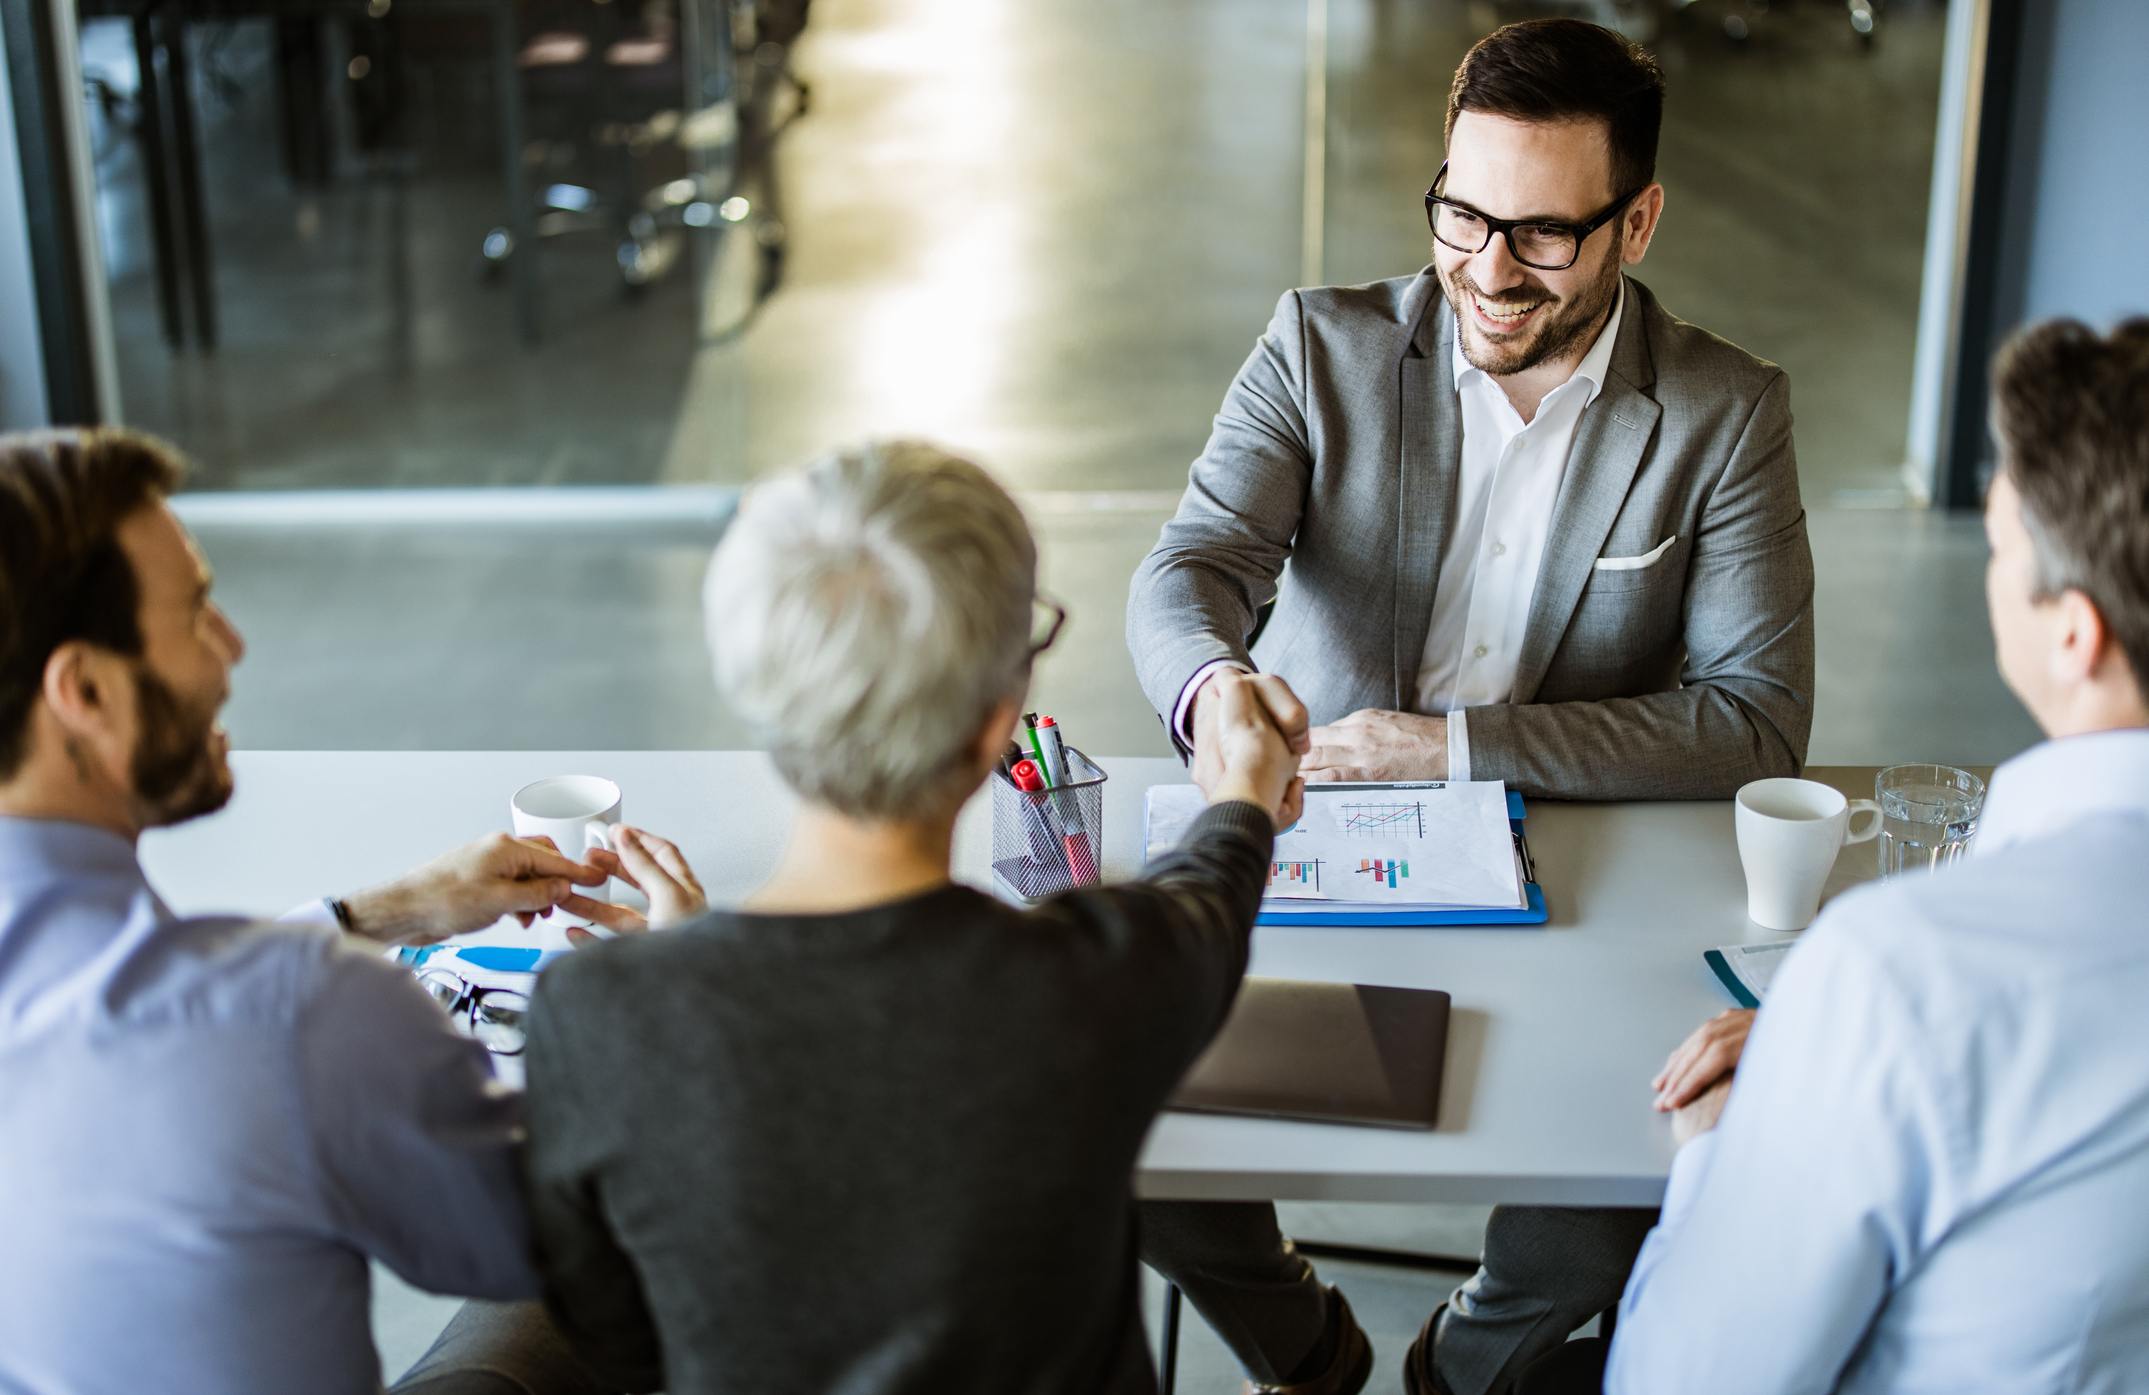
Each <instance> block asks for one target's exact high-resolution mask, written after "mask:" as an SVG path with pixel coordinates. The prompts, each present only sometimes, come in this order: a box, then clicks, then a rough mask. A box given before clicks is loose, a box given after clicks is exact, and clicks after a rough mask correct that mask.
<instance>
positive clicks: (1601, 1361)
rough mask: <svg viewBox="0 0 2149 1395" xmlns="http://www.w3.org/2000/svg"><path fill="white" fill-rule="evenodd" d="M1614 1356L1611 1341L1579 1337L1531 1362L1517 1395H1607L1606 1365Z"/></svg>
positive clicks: (1517, 1386)
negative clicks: (1607, 1360) (1605, 1386)
mask: <svg viewBox="0 0 2149 1395" xmlns="http://www.w3.org/2000/svg"><path fill="white" fill-rule="evenodd" d="M1611 1354H1612V1344H1611V1343H1610V1342H1607V1341H1604V1340H1603V1339H1602V1338H1598V1337H1577V1338H1576V1339H1575V1340H1573V1341H1571V1342H1568V1343H1567V1344H1566V1345H1564V1346H1562V1347H1560V1348H1559V1349H1558V1350H1557V1351H1554V1352H1553V1353H1552V1354H1551V1355H1549V1356H1544V1357H1540V1358H1539V1359H1538V1360H1536V1361H1533V1362H1531V1363H1530V1369H1529V1370H1527V1371H1524V1372H1523V1373H1522V1379H1521V1380H1518V1381H1516V1382H1515V1395H1604V1365H1605V1361H1606V1359H1607V1358H1608V1357H1610V1356H1611Z"/></svg>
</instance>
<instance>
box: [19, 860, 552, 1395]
mask: <svg viewBox="0 0 2149 1395" xmlns="http://www.w3.org/2000/svg"><path fill="white" fill-rule="evenodd" d="M519 1129H520V1102H519V1099H517V1098H516V1097H514V1096H512V1095H510V1094H508V1093H507V1092H505V1091H503V1090H501V1089H500V1088H499V1087H498V1086H496V1085H495V1084H494V1083H493V1081H492V1078H491V1072H490V1068H489V1065H488V1063H487V1060H486V1053H485V1051H484V1050H483V1048H481V1047H479V1046H478V1045H477V1044H476V1043H475V1042H472V1041H469V1040H467V1039H465V1038H463V1037H461V1036H460V1035H458V1034H457V1033H456V1032H455V1031H454V1029H453V1028H452V1027H451V1026H450V1025H449V1023H448V1021H447V1018H446V1017H445V1015H444V1014H442V1013H441V1011H440V1009H439V1008H438V1006H436V1005H435V1004H434V1003H433V1002H432V1000H431V999H430V998H428V997H427V996H426V994H425V993H424V991H423V990H421V989H420V988H419V987H418V986H417V984H416V983H415V982H413V981H412V979H411V978H410V976H409V975H408V974H407V973H406V972H404V971H403V970H401V969H399V968H397V967H396V966H395V965H393V964H391V963H389V962H388V961H387V960H385V959H383V958H382V957H381V956H380V954H379V953H377V952H373V951H369V950H367V949H365V948H363V947H361V946H358V945H355V944H353V943H351V942H350V941H348V940H347V939H346V938H345V937H343V936H341V935H338V934H337V933H335V932H334V931H332V930H329V929H326V928H323V927H319V926H297V925H273V926H264V925H260V924H256V923H250V922H247V921H244V920H238V919H207V918H197V919H180V918H178V917H175V916H174V915H172V913H171V912H170V911H169V910H167V909H166V908H165V906H164V904H163V903H162V902H161V901H160V900H159V899H158V898H157V895H156V893H155V892H154V891H152V890H151V889H150V887H149V885H148V884H147V883H146V882H145V881H144V880H143V878H142V872H141V868H140V866H139V865H138V864H137V863H136V861H135V856H134V849H133V848H132V847H131V846H130V845H129V844H128V843H127V841H126V840H125V839H122V838H119V837H116V836H114V835H112V834H110V833H107V832H104V831H102V830H99V829H94V828H90V827H86V826H84V825H81V824H72V823H61V822H54V821H49V820H33V819H14V818H0V1395H167V1392H170V1393H171V1395H178V1392H188V1395H193V1393H194V1392H199V1395H254V1392H260V1395H300V1393H301V1392H304V1395H343V1392H352V1393H353V1395H357V1393H358V1392H364V1395H372V1392H376V1391H378V1390H379V1389H380V1370H379V1360H378V1358H377V1356H376V1355H375V1353H374V1349H373V1341H372V1335H371V1329H370V1326H369V1274H368V1269H367V1261H368V1258H369V1257H372V1258H377V1259H379V1260H381V1261H382V1262H384V1263H386V1264H387V1265H389V1266H390V1267H391V1268H393V1269H394V1270H395V1271H396V1272H398V1273H400V1274H402V1275H403V1276H404V1277H405V1278H407V1279H409V1280H410V1281H411V1282H412V1283H414V1284H417V1285H419V1286H421V1287H424V1288H430V1289H435V1290H439V1291H443V1292H449V1293H460V1294H471V1295H481V1296H488V1297H501V1298H507V1297H521V1296H529V1295H534V1294H535V1293H536V1292H537V1279H536V1275H535V1273H534V1271H533V1267H532V1263H531V1256H530V1246H529V1238H528V1232H527V1226H526V1222H525V1219H524V1210H523V1205H522V1197H521V1192H520V1188H519V1185H518V1181H517V1162H516V1155H515V1149H516V1146H517V1143H518V1138H519Z"/></svg>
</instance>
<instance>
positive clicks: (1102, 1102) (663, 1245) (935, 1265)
mask: <svg viewBox="0 0 2149 1395" xmlns="http://www.w3.org/2000/svg"><path fill="white" fill-rule="evenodd" d="M1273 837H1274V830H1273V828H1272V827H1271V825H1270V822H1269V818H1268V816H1267V814H1265V813H1264V812H1263V811H1261V810H1260V809H1258V808H1256V807H1254V806H1253V805H1250V804H1238V803H1233V804H1223V805H1218V806H1216V807H1215V808H1212V809H1210V810H1209V811H1208V812H1207V813H1205V814H1204V815H1203V816H1202V817H1201V818H1200V819H1199V820H1198V821H1196V823H1195V824H1194V826H1193V828H1192V830H1191V831H1190V832H1189V834H1188V835H1187V838H1186V841H1185V843H1184V844H1183V845H1182V846H1181V847H1180V849H1179V850H1178V851H1177V852H1176V853H1175V854H1174V855H1173V856H1171V857H1170V858H1169V859H1167V860H1165V861H1163V862H1160V863H1158V864H1157V865H1156V866H1154V867H1153V868H1151V869H1150V873H1149V875H1148V877H1147V879H1146V880H1143V881H1139V882H1133V883H1129V884H1125V885H1119V886H1112V887H1104V888H1096V889H1091V890H1086V891H1078V892H1072V893H1068V894H1066V895H1062V896H1058V897H1055V898H1053V899H1052V900H1050V901H1046V902H1044V903H1042V904H1040V905H1038V906H1036V907H1034V908H1032V909H1028V910H1022V909H1017V908H1015V907H1011V906H1008V905H1004V904H1002V903H1001V902H999V901H995V900H993V899H992V898H990V897H988V896H984V895H982V894H980V893H978V892H976V891H972V890H969V889H966V888H961V887H948V888H943V889H940V890H936V891H931V892H927V893H924V894H922V895H919V896H915V897H911V898H909V899H906V900H903V901H899V902H896V903H894V904H891V905H885V906H879V907H875V908H873V909H870V910H864V911H858V912H854V913H850V914H844V915H826V916H772V915H742V914H732V913H728V912H716V913H712V914H710V915H708V916H707V917H705V918H704V919H702V920H700V921H697V922H695V923H694V924H692V925H690V926H686V927H683V928H680V929H677V930H672V931H666V932H663V933H659V934H654V935H648V936H641V937H637V938H634V939H631V940H616V941H612V942H610V943H607V944H604V945H599V946H594V947H592V948H590V949H586V950H583V951H581V952H579V953H577V954H574V955H571V956H569V957H568V958H566V959H564V960H562V961H561V962H559V963H558V964H556V965H554V966H553V967H552V968H551V969H549V970H547V971H546V973H545V975H544V977H543V979H542V980H541V981H540V983H539V985H538V990H537V995H536V1004H535V1006H534V1008H533V1011H532V1014H531V1024H530V1045H529V1091H530V1128H531V1145H530V1151H529V1170H530V1184H531V1193H532V1205H533V1207H534V1210H535V1215H536V1221H537V1233H538V1238H539V1250H540V1257H541V1261H542V1264H543V1268H544V1271H545V1276H546V1288H547V1297H548V1299H549V1301H550V1303H551V1305H552V1307H553V1310H554V1312H555V1314H556V1315H557V1316H558V1318H559V1319H560V1322H561V1324H562V1326H563V1328H564V1330H565V1331H566V1333H567V1335H568V1337H569V1338H570V1340H572V1341H573V1342H574V1344H575V1345H576V1347H577V1348H578V1349H579V1350H580V1351H581V1352H582V1354H583V1355H584V1357H585V1358H586V1359H587V1360H589V1362H590V1363H591V1365H592V1366H593V1368H594V1369H596V1370H597V1371H598V1372H599V1373H600V1374H601V1375H603V1376H604V1377H605V1378H606V1379H607V1380H613V1381H617V1382H619V1383H620V1384H621V1385H623V1386H625V1387H626V1388H628V1389H632V1390H650V1389H655V1388H658V1387H659V1386H661V1387H662V1388H664V1389H666V1390H668V1391H669V1392H671V1395H719V1392H720V1393H721V1395H899V1392H900V1395H957V1392H977V1395H1098V1392H1123V1391H1124V1392H1149V1391H1153V1390H1154V1389H1155V1377H1154V1374H1153V1372H1152V1368H1151V1363H1150V1360H1149V1354H1148V1348H1147V1345H1146V1343H1145V1342H1144V1340H1143V1329H1142V1323H1141V1315H1140V1312H1139V1310H1138V1307H1137V1303H1136V1297H1137V1294H1138V1291H1139V1286H1138V1277H1137V1269H1136V1260H1135V1256H1136V1241H1135V1234H1134V1208H1133V1197H1132V1175H1133V1168H1134V1163H1135V1159H1136V1155H1137V1154H1138V1152H1139V1151H1140V1148H1141V1143H1142V1139H1143V1136H1144V1135H1145V1134H1146V1133H1147V1131H1148V1128H1149V1125H1150V1121H1151V1120H1152V1119H1153V1118H1154V1117H1155V1115H1156V1113H1157V1111H1158V1109H1159V1108H1161V1107H1162V1105H1163V1103H1164V1100H1165V1098H1166V1097H1167V1096H1168V1095H1169V1094H1170V1092H1171V1090H1172V1088H1173V1087H1174V1085H1176V1084H1177V1082H1178V1080H1179V1078H1180V1076H1181V1075H1182V1074H1183V1073H1184V1072H1185V1070H1186V1068H1187V1067H1188V1066H1189V1065H1190V1064H1192V1062H1193V1060H1194V1058H1195V1057H1196V1056H1197V1055H1199V1054H1200V1052H1201V1050H1202V1048H1203V1047H1204V1046H1206V1045H1207V1044H1208V1041H1209V1039H1210V1038H1211V1037H1212V1036H1213V1035H1215V1033H1216V1030H1217V1028H1218V1027H1219V1026H1220V1025H1221V1024H1222V1022H1223V1020H1224V1016H1225V1013H1226V1012H1227V1010H1228V1009H1229V1007H1230V1004H1231V1000H1232V997H1233V995H1234V994H1235V993H1236V992H1237V990H1238V984H1239V980H1240V977H1241V976H1242V975H1243V973H1244V972H1245V968H1246V958H1247V948H1248V943H1247V942H1248V935H1249V933H1250V931H1251V929H1252V926H1253V920H1254V915H1255V912H1256V910H1257V908H1258V906H1259V904H1260V894H1261V888H1262V883H1263V880H1264V874H1265V871H1266V867H1265V864H1266V862H1267V860H1268V857H1269V855H1270V848H1271V845H1272V841H1273Z"/></svg>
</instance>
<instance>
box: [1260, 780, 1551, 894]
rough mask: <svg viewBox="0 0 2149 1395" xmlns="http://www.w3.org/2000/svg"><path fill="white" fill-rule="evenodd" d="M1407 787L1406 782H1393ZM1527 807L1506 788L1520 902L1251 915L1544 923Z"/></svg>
mask: <svg viewBox="0 0 2149 1395" xmlns="http://www.w3.org/2000/svg"><path fill="white" fill-rule="evenodd" d="M1396 788H1407V786H1400V785H1399V786H1396ZM1529 812H1530V811H1529V808H1528V806H1527V805H1525V804H1524V803H1523V802H1522V796H1521V795H1520V794H1519V793H1517V792H1516V791H1514V790H1509V791H1508V792H1507V826H1508V829H1509V830H1510V831H1511V832H1512V833H1513V834H1514V838H1515V853H1516V855H1517V856H1518V857H1520V858H1521V859H1522V894H1523V896H1524V898H1525V899H1524V902H1523V904H1522V905H1520V906H1517V907H1513V908H1505V907H1487V908H1485V909H1482V910H1470V909H1462V910H1449V911H1302V912H1299V913H1296V914H1292V915H1273V914H1271V913H1269V912H1267V911H1263V912H1262V913H1261V914H1260V915H1258V916H1256V917H1254V924H1256V925H1272V926H1277V927H1279V928H1287V927H1290V926H1316V927H1317V926H1334V925H1397V926H1417V927H1427V926H1442V925H1543V924H1545V923H1546V922H1547V921H1549V920H1550V919H1551V918H1552V913H1551V911H1550V910H1549V909H1547V907H1546V905H1545V889H1544V887H1543V886H1541V885H1540V884H1539V883H1538V880H1537V861H1536V859H1535V858H1533V857H1531V856H1530V838H1529V834H1528V832H1527V831H1526V830H1525V829H1524V827H1523V821H1524V820H1525V819H1527V818H1528V817H1529Z"/></svg>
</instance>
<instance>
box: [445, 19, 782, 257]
mask: <svg viewBox="0 0 2149 1395" xmlns="http://www.w3.org/2000/svg"><path fill="white" fill-rule="evenodd" d="M684 3H685V4H686V5H688V6H693V5H695V4H696V3H697V0H684ZM674 4H675V0H644V3H643V4H642V6H641V8H640V10H639V12H638V13H637V14H636V15H634V17H633V18H632V20H631V21H630V20H629V18H628V17H627V16H626V15H624V14H622V10H623V9H624V8H625V6H624V5H623V4H622V3H620V0H566V3H564V4H560V3H552V4H551V5H549V7H548V11H547V12H546V13H544V14H542V15H532V16H531V17H532V18H533V19H550V20H552V21H553V23H552V24H551V25H549V26H544V25H542V24H531V25H529V26H528V27H529V28H530V29H532V30H533V31H534V32H532V34H531V37H530V38H529V39H528V40H527V41H526V42H525V44H524V46H523V49H522V52H521V54H520V55H519V62H520V65H521V67H522V70H523V74H524V80H525V84H526V86H525V90H526V91H527V92H528V93H529V94H530V96H531V97H532V99H533V105H536V104H539V103H542V104H544V105H547V106H550V107H551V108H553V110H554V111H555V112H556V113H559V114H561V115H563V116H564V119H565V122H566V124H567V125H568V127H569V129H568V130H567V131H566V132H565V133H563V134H561V135H560V136H559V137H558V138H556V139H552V140H542V141H540V142H538V143H537V147H536V148H537V150H538V151H539V152H540V158H541V160H542V161H543V162H544V163H545V164H548V165H552V166H554V167H559V166H567V167H569V168H574V167H577V166H579V167H580V168H581V170H582V171H583V173H582V175H581V177H579V178H578V177H572V176H565V177H561V178H558V179H548V178H545V177H543V175H542V174H541V175H540V178H539V180H538V192H537V195H536V197H537V201H538V214H537V217H536V220H535V232H536V236H537V237H538V239H539V240H540V241H543V240H546V239H550V238H554V237H564V236H571V235H576V234H582V233H592V232H597V233H610V234H611V235H613V236H615V237H616V238H617V239H618V241H617V246H616V250H615V257H614V261H615V264H616V266H617V267H618V270H619V276H620V283H621V286H622V288H623V289H625V290H626V291H628V292H634V291H638V290H640V289H641V288H643V287H645V286H648V285H650V284H652V283H654V282H656V281H658V280H660V279H661V278H663V277H664V276H665V275H666V274H668V273H669V272H670V271H671V269H672V268H673V267H674V266H676V265H677V264H678V261H679V258H680V256H681V254H682V253H683V252H684V251H685V250H686V245H687V242H686V239H687V235H688V234H689V233H690V232H692V231H697V230H711V231H716V232H724V231H728V230H730V229H732V228H735V227H738V226H740V225H742V224H752V226H751V228H750V229H749V230H750V231H751V233H752V235H753V237H754V241H755V245H756V246H757V247H758V248H759V250H760V254H761V257H762V260H763V272H762V276H761V278H760V286H759V288H758V290H759V293H760V294H766V293H768V292H769V291H773V289H774V284H775V280H776V275H777V269H778V268H779V267H780V265H781V258H782V253H783V244H784V230H783V225H782V222H781V220H780V219H779V218H777V217H776V216H775V215H774V211H773V210H772V209H767V208H761V209H757V208H756V206H755V203H754V201H753V200H752V199H750V198H748V197H747V196H746V194H745V192H744V188H745V185H746V182H747V178H748V176H749V175H750V174H751V173H752V172H753V171H754V169H755V168H756V167H757V166H759V165H762V164H765V163H766V161H767V159H768V157H769V153H770V149H769V148H770V144H771V142H772V141H773V140H774V137H775V135H776V134H777V133H778V131H780V129H781V126H780V125H778V124H776V123H774V122H773V121H772V120H771V119H770V114H769V113H770V107H771V105H772V102H771V95H772V91H773V88H774V87H775V86H776V85H777V83H788V84H789V85H790V87H791V88H792V89H793V90H794V92H795V93H796V94H797V95H796V98H795V100H794V104H793V107H792V111H791V117H796V116H797V115H798V114H800V113H802V112H803V110H804V109H805V105H806V102H807V100H808V92H809V90H808V89H807V87H806V86H805V84H804V83H801V82H799V81H798V80H797V78H796V77H795V76H793V75H792V74H791V73H790V68H789V62H790V43H791V41H792V40H793V39H795V38H796V37H797V34H798V32H799V31H800V30H801V29H802V28H803V26H804V13H805V8H806V7H805V6H804V5H803V4H787V5H765V4H763V5H757V4H754V3H751V0H714V3H713V4H710V5H708V6H707V8H709V9H711V10H713V14H712V15H710V16H709V18H708V20H707V21H704V22H699V23H697V21H698V20H700V18H701V17H700V15H699V14H698V12H695V11H689V12H688V13H685V14H681V13H680V12H679V11H678V10H676V9H675V8H674ZM533 9H534V7H533ZM765 11H766V12H768V13H769V15H770V16H771V17H772V18H773V19H774V20H775V27H774V28H773V29H769V28H765V27H764V12H765ZM794 12H795V13H794ZM770 33H775V34H777V35H779V36H780V38H770V37H767V35H768V34H770ZM789 119H790V118H786V122H785V123H784V124H788V120H789ZM552 124H553V125H554V127H557V126H558V125H559V124H560V123H559V122H558V121H555V122H553V123H552ZM481 250H482V253H483V256H484V264H485V266H486V267H487V269H488V270H497V269H498V268H500V267H502V266H504V265H505V263H506V262H507V261H508V259H509V258H510V257H512V256H514V255H515V253H516V250H517V249H516V246H515V238H514V235H513V233H512V232H511V231H510V230H509V229H507V228H506V227H495V228H493V229H492V230H491V231H490V232H488V233H487V234H486V235H485V238H484V241H483V244H482V249H481Z"/></svg>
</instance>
